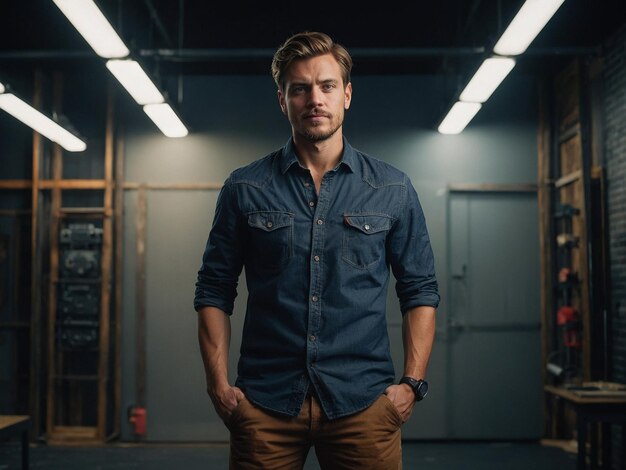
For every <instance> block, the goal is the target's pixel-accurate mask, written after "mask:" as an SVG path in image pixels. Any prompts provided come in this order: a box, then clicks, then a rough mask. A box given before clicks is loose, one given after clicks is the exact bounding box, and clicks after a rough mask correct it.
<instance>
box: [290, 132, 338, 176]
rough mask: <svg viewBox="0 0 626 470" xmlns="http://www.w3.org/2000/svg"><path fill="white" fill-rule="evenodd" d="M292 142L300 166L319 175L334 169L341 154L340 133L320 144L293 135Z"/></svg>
mask: <svg viewBox="0 0 626 470" xmlns="http://www.w3.org/2000/svg"><path fill="white" fill-rule="evenodd" d="M293 142H294V146H295V148H296V153H297V155H298V160H299V161H300V164H301V165H302V166H303V167H305V168H308V169H309V170H311V171H312V172H314V173H316V174H319V175H323V174H324V173H326V172H327V171H329V170H332V169H333V168H335V167H336V166H337V164H338V163H339V160H340V159H341V154H342V153H343V138H342V134H341V132H340V131H337V132H335V134H334V135H333V136H332V137H330V138H329V139H326V140H323V141H321V142H311V141H308V140H306V139H304V138H303V137H302V136H297V135H294V136H293Z"/></svg>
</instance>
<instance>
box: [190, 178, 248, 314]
mask: <svg viewBox="0 0 626 470" xmlns="http://www.w3.org/2000/svg"><path fill="white" fill-rule="evenodd" d="M240 220H241V219H240V217H239V209H238V204H237V198H236V194H235V190H234V187H233V184H231V181H230V179H228V180H226V182H225V183H224V186H223V187H222V189H221V191H220V194H219V197H218V199H217V204H216V208H215V217H214V219H213V225H212V227H211V231H210V233H209V238H208V241H207V244H206V248H205V250H204V255H203V257H202V266H201V267H200V270H199V271H198V278H197V281H196V293H195V298H194V308H195V309H196V310H198V309H200V308H201V307H206V306H213V307H217V308H219V309H221V310H223V311H224V312H226V313H227V314H229V315H231V314H232V312H233V305H234V302H235V297H236V296H237V283H238V280H239V275H240V274H241V270H242V267H243V253H242V251H243V250H242V243H241V231H240Z"/></svg>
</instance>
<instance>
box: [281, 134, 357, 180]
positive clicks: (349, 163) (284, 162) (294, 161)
mask: <svg viewBox="0 0 626 470" xmlns="http://www.w3.org/2000/svg"><path fill="white" fill-rule="evenodd" d="M342 138H343V154H342V155H341V159H340V160H339V164H338V165H337V168H339V167H340V166H341V165H342V164H343V165H345V166H346V168H348V170H349V171H350V172H352V173H353V172H354V168H355V163H356V155H355V151H354V149H353V148H352V146H351V145H350V144H349V143H348V140H347V139H346V138H345V137H342ZM280 159H281V160H280V171H281V173H283V174H285V173H286V172H287V170H289V168H291V167H292V166H293V165H300V162H299V161H298V157H297V155H296V147H295V145H294V143H293V137H290V138H289V140H288V141H287V143H286V144H285V146H284V147H283V150H282V153H281V156H280Z"/></svg>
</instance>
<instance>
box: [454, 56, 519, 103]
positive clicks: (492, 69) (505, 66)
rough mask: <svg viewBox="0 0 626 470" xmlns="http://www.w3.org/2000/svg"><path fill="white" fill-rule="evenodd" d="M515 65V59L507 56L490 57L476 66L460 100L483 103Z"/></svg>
mask: <svg viewBox="0 0 626 470" xmlns="http://www.w3.org/2000/svg"><path fill="white" fill-rule="evenodd" d="M513 67H515V60H513V59H510V58H508V57H491V58H489V59H485V61H484V62H483V63H482V64H481V66H480V67H479V68H478V70H477V71H476V73H475V74H474V76H473V77H472V79H471V80H470V81H469V83H468V84H467V86H466V87H465V89H464V90H463V91H462V92H461V96H460V98H459V99H460V100H461V101H471V102H474V103H484V102H485V101H487V100H488V99H489V97H490V96H491V94H492V93H493V92H494V91H495V89H496V88H498V85H500V83H502V81H503V80H504V79H505V77H506V76H507V75H508V74H509V72H510V71H511V70H513Z"/></svg>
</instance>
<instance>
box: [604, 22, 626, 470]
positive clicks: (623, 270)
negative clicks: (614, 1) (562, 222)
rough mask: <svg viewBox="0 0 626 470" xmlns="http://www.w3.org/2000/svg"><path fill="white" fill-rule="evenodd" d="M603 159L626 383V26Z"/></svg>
mask: <svg viewBox="0 0 626 470" xmlns="http://www.w3.org/2000/svg"><path fill="white" fill-rule="evenodd" d="M604 58H605V65H604V151H605V154H604V158H605V163H606V175H607V195H606V196H607V207H608V218H609V222H608V223H609V260H610V261H609V263H610V266H609V269H610V276H611V281H610V282H611V286H610V288H611V305H610V313H611V320H610V321H611V324H610V331H611V335H612V341H611V351H610V354H611V361H612V364H611V380H613V381H616V382H622V383H626V25H624V26H622V28H621V29H620V30H619V31H618V32H617V33H616V34H615V35H613V36H612V37H611V38H610V39H609V40H608V42H607V44H606V51H605V57H604ZM614 430H615V431H616V432H614V433H613V445H612V448H613V449H612V450H613V452H612V453H613V457H614V458H613V461H614V462H613V468H614V469H621V468H623V467H622V465H623V462H624V449H622V446H621V435H619V434H620V433H619V431H618V429H617V428H614Z"/></svg>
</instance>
